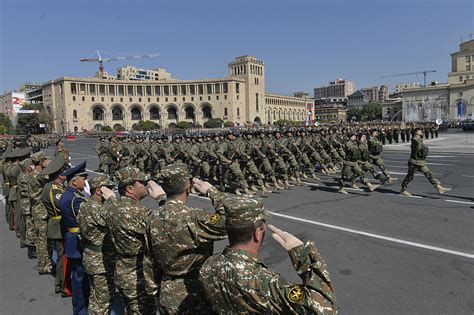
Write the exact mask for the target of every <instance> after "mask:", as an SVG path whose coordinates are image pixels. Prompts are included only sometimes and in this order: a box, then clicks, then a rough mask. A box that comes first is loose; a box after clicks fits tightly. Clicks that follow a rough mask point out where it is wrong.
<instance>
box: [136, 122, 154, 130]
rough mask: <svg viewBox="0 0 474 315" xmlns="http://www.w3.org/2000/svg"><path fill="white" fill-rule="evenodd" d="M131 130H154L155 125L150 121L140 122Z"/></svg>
mask: <svg viewBox="0 0 474 315" xmlns="http://www.w3.org/2000/svg"><path fill="white" fill-rule="evenodd" d="M133 129H135V130H140V131H147V130H153V129H156V123H154V122H152V121H151V120H146V121H143V120H140V121H139V122H138V123H137V124H136V125H135V126H134V128H133Z"/></svg>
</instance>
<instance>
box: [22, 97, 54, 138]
mask: <svg viewBox="0 0 474 315" xmlns="http://www.w3.org/2000/svg"><path fill="white" fill-rule="evenodd" d="M22 110H38V111H39V113H33V114H21V113H20V114H18V116H17V125H16V132H17V133H19V134H26V133H40V132H41V131H42V129H41V128H40V127H39V125H40V124H45V125H47V126H48V128H51V126H52V125H53V117H52V116H51V115H50V114H48V113H46V111H45V109H44V106H43V104H40V103H38V104H26V105H23V107H22Z"/></svg>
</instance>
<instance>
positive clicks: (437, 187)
mask: <svg viewBox="0 0 474 315" xmlns="http://www.w3.org/2000/svg"><path fill="white" fill-rule="evenodd" d="M435 188H436V190H437V191H438V193H439V194H444V193H445V192H448V191H450V190H451V189H452V188H447V187H443V186H441V184H439V185H436V187H435Z"/></svg>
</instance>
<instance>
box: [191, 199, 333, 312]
mask: <svg viewBox="0 0 474 315" xmlns="http://www.w3.org/2000/svg"><path fill="white" fill-rule="evenodd" d="M224 208H225V216H226V218H225V227H226V230H227V234H228V236H229V246H228V247H226V249H225V250H224V252H223V253H222V254H219V255H215V256H212V257H211V258H209V259H208V260H207V261H206V262H205V263H204V264H203V266H202V268H201V270H200V273H199V279H200V282H201V283H202V285H203V287H204V290H205V293H206V297H207V299H208V300H209V301H211V302H212V307H213V309H214V311H216V312H217V313H219V314H243V313H252V314H256V313H260V314H290V313H294V314H296V313H298V314H304V313H325V314H326V313H327V314H330V313H332V314H334V313H336V312H337V307H336V296H335V293H334V289H333V287H332V283H331V279H330V277H329V272H328V270H327V267H326V264H325V262H324V260H323V258H322V257H321V255H320V253H319V251H318V250H317V248H316V247H315V245H314V244H313V243H312V242H306V243H303V242H302V241H301V240H299V239H298V238H296V237H295V236H293V235H291V234H290V233H288V232H285V231H282V230H280V229H278V228H276V227H274V226H272V225H269V226H268V227H269V229H270V230H271V231H272V233H273V235H272V237H273V238H274V239H275V240H276V241H277V242H278V243H279V244H280V245H281V246H282V247H283V248H284V249H285V250H286V251H287V252H288V254H289V256H290V258H291V261H292V263H293V266H294V268H295V269H296V271H297V273H298V275H300V277H301V279H302V281H303V283H302V284H296V283H291V282H288V281H287V280H286V279H284V278H283V277H282V276H281V275H279V274H278V273H276V272H274V271H272V270H271V269H269V268H267V267H266V266H265V264H264V263H263V262H262V261H261V260H260V258H259V252H260V248H261V246H262V242H263V239H264V235H265V230H266V223H265V220H266V217H267V215H266V212H265V211H264V209H263V204H262V203H261V202H260V201H258V200H255V199H250V198H243V197H234V198H228V199H226V200H225V201H224Z"/></svg>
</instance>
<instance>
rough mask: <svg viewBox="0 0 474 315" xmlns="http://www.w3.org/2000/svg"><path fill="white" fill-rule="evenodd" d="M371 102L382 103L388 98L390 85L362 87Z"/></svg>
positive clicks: (363, 92)
mask: <svg viewBox="0 0 474 315" xmlns="http://www.w3.org/2000/svg"><path fill="white" fill-rule="evenodd" d="M360 91H361V92H362V94H364V96H365V97H366V99H367V100H368V101H369V102H375V103H381V102H383V101H385V100H386V99H387V98H388V86H386V85H381V86H373V87H369V88H363V89H360Z"/></svg>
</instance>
